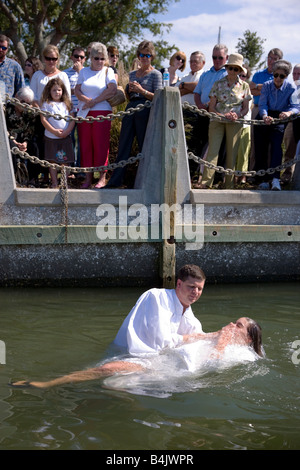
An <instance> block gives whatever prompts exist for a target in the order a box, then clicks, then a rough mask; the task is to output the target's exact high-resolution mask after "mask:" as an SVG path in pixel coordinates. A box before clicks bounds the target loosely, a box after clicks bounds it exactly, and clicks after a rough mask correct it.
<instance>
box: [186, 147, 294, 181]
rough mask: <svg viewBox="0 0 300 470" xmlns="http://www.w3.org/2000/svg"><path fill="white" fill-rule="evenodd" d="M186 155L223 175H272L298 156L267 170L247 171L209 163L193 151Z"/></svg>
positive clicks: (289, 164) (291, 164)
mask: <svg viewBox="0 0 300 470" xmlns="http://www.w3.org/2000/svg"><path fill="white" fill-rule="evenodd" d="M188 157H189V159H190V160H194V161H195V162H196V163H201V164H203V165H204V166H206V167H207V168H209V169H211V170H215V171H216V172H217V173H224V174H225V175H234V176H252V177H254V176H264V175H266V174H268V175H272V174H274V173H275V172H276V171H282V170H284V169H285V168H288V167H290V166H293V165H294V164H295V163H299V161H300V160H299V159H298V158H294V159H293V160H290V161H288V162H286V163H283V164H282V165H278V166H276V167H275V168H268V169H267V170H258V171H254V170H249V171H240V170H232V169H230V168H226V169H225V168H223V167H222V166H220V165H214V164H213V163H209V162H207V161H206V160H203V158H201V157H197V156H196V155H194V154H193V152H188Z"/></svg>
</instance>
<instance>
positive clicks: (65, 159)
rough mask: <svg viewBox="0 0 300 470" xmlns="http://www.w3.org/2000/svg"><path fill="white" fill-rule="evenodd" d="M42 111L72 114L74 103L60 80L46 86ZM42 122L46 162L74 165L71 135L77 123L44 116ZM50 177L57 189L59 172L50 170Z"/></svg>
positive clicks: (56, 79) (50, 81)
mask: <svg viewBox="0 0 300 470" xmlns="http://www.w3.org/2000/svg"><path fill="white" fill-rule="evenodd" d="M41 109H42V110H43V111H49V112H50V113H52V114H59V115H61V116H67V115H69V114H70V112H71V109H72V103H71V100H70V98H69V95H68V92H67V89H66V87H65V85H64V83H63V81H62V80H61V79H60V78H58V77H56V78H52V79H51V80H49V82H48V83H47V85H46V86H45V88H44V91H43V94H42V98H41ZM41 121H42V124H43V126H44V127H45V136H44V141H45V160H48V161H49V162H50V163H57V164H59V165H62V164H70V163H73V162H74V160H75V155H74V149H73V144H72V139H71V135H70V134H71V132H72V130H73V128H74V126H75V122H74V121H73V120H72V121H69V122H68V121H67V120H65V119H59V120H58V119H55V118H54V117H46V116H42V115H41ZM50 175H51V180H52V188H57V187H58V183H57V170H55V169H53V168H50Z"/></svg>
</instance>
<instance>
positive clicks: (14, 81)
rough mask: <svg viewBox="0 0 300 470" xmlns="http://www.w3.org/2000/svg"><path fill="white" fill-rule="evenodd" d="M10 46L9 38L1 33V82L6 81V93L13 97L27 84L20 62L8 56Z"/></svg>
mask: <svg viewBox="0 0 300 470" xmlns="http://www.w3.org/2000/svg"><path fill="white" fill-rule="evenodd" d="M8 46H9V38H8V37H7V36H4V34H0V82H4V85H5V93H7V94H8V95H9V97H12V96H14V95H15V94H16V93H17V92H18V91H19V90H20V89H21V88H23V87H24V86H25V81H24V74H23V70H22V67H21V66H20V64H18V62H16V61H15V60H13V59H9V58H8V57H6V54H7V51H8Z"/></svg>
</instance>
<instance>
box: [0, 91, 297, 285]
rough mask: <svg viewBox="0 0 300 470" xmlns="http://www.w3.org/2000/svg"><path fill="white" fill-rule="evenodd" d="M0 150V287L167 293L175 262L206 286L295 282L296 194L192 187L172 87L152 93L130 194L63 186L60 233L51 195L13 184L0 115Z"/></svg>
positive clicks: (57, 206)
mask: <svg viewBox="0 0 300 470" xmlns="http://www.w3.org/2000/svg"><path fill="white" fill-rule="evenodd" d="M0 148H1V172H0V204H1V206H0V285H1V286H12V285H20V286H24V285H34V286H35V285H36V286H40V285H50V286H52V285H53V286H54V285H70V286H77V285H78V286H81V285H97V286H136V285H142V286H152V285H162V284H163V285H165V286H167V287H168V286H170V287H171V286H173V285H174V282H175V274H176V271H177V269H178V267H180V266H181V265H182V264H185V263H194V264H199V265H200V266H201V267H202V268H203V269H204V270H205V272H206V274H207V276H208V281H210V282H252V281H274V280H277V281H279V280H299V279H300V228H299V227H300V210H299V208H300V191H281V192H271V191H254V190H233V191H229V190H192V189H191V186H190V179H189V169H188V160H187V149H186V143H185V135H184V129H183V119H182V108H181V103H180V97H179V92H178V90H174V89H173V88H167V89H164V90H159V91H157V92H156V94H155V98H154V102H153V106H152V108H151V113H150V119H149V125H148V129H147V134H146V138H145V142H144V148H143V151H142V154H143V159H142V160H141V162H140V164H139V168H138V173H137V177H136V182H135V187H134V189H123V190H121V189H114V190H112V189H110V190H108V189H105V188H104V189H101V190H80V189H70V190H69V191H68V225H67V227H66V226H65V225H63V224H62V216H63V211H64V206H63V204H62V201H61V195H60V192H59V190H55V189H28V188H17V187H16V184H15V179H14V175H13V168H12V163H11V155H10V149H9V146H8V139H7V131H6V126H5V120H4V116H3V111H2V109H1V111H0ZM162 204H166V205H167V206H168V207H171V206H172V205H174V204H176V211H175V215H171V217H169V218H168V224H167V225H168V227H167V228H168V234H167V237H164V236H163V234H162V230H163V229H164V227H163V225H164V223H166V222H164V221H157V220H156V219H155V220H153V211H154V209H155V208H157V207H161V205H162ZM184 207H189V209H190V211H191V214H192V219H191V220H190V219H189V220H188V221H187V220H186V218H184V220H183V219H182V217H181V216H182V213H183V209H184ZM103 217H106V222H107V223H106V225H107V229H106V230H108V232H107V233H108V235H107V237H106V238H105V233H104V229H103V226H102V225H101V224H100V220H103ZM137 225H138V228H137ZM193 234H197V236H198V235H199V240H198V239H197V240H196V241H197V243H194V244H191V243H193V241H194V240H193V239H191V238H190V237H191V235H193ZM195 236H196V235H195Z"/></svg>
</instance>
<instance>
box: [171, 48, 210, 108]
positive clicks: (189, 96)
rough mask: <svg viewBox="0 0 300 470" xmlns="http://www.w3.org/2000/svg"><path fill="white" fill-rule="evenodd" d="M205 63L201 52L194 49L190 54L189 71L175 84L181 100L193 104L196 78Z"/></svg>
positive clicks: (201, 71) (197, 78) (198, 76)
mask: <svg viewBox="0 0 300 470" xmlns="http://www.w3.org/2000/svg"><path fill="white" fill-rule="evenodd" d="M204 65H205V56H204V54H203V53H202V52H200V51H196V52H193V53H192V54H191V57H190V67H191V71H190V73H189V74H187V75H185V76H184V77H182V79H181V80H180V82H178V83H177V84H176V86H178V87H179V90H180V96H181V102H182V103H184V102H185V101H187V102H188V103H189V104H191V105H194V104H195V101H194V89H195V87H196V85H197V83H198V80H199V78H200V76H201V74H202V73H203V67H204Z"/></svg>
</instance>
